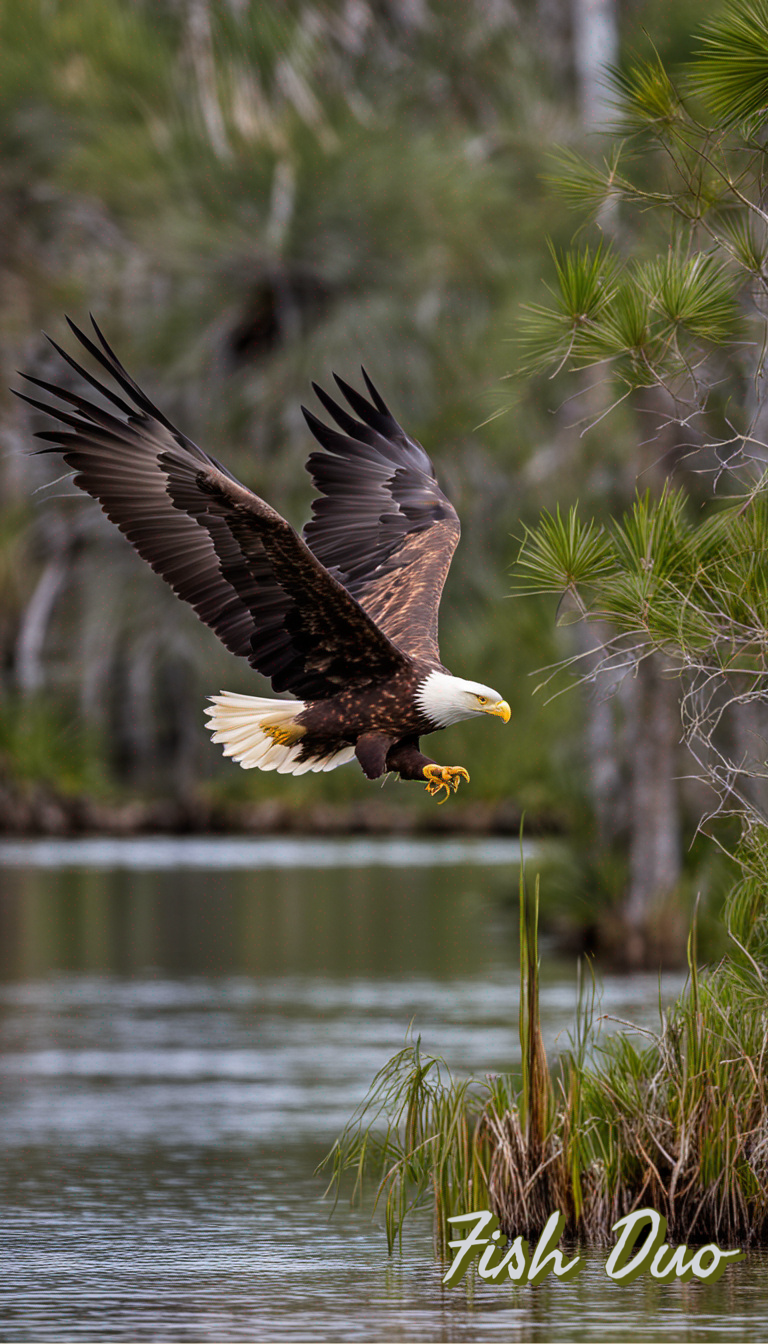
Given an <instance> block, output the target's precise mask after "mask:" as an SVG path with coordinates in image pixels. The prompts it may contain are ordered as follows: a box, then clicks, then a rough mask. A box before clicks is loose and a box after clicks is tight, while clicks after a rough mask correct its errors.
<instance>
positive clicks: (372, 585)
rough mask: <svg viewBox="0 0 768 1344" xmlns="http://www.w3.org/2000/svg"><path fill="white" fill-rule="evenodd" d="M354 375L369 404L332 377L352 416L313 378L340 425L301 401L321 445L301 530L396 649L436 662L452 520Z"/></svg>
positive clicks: (402, 437) (431, 480)
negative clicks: (314, 493) (313, 494)
mask: <svg viewBox="0 0 768 1344" xmlns="http://www.w3.org/2000/svg"><path fill="white" fill-rule="evenodd" d="M362 373H363V378H364V379H365V384H366V387H367V389H368V392H369V395H370V398H371V399H370V401H368V400H367V399H366V398H365V397H364V396H362V395H361V393H359V392H357V391H355V389H354V388H353V387H350V386H349V385H348V384H347V383H345V382H344V381H343V380H342V379H341V378H338V377H336V375H335V374H334V377H335V378H336V382H337V384H338V386H339V388H340V390H341V392H342V393H343V395H344V397H345V398H346V400H347V401H348V403H349V405H350V406H351V407H352V410H353V411H355V413H356V415H357V416H358V417H359V419H355V418H354V417H353V416H352V415H350V414H349V412H348V411H346V410H345V409H343V408H342V407H341V406H339V405H338V404H337V402H335V401H334V400H333V399H332V398H331V397H329V396H328V394H327V393H326V392H324V391H323V389H322V388H320V387H318V386H317V384H316V383H313V384H312V386H313V387H314V390H315V392H316V394H317V397H318V399H319V400H320V402H321V403H322V405H323V407H324V408H325V410H326V411H327V412H328V414H329V415H330V416H331V418H332V419H333V420H335V422H336V424H337V425H338V427H339V428H338V430H337V429H332V428H330V427H329V426H328V425H325V424H323V422H322V421H320V420H318V419H317V417H316V416H314V415H313V414H312V412H311V411H308V410H307V409H306V408H305V407H303V408H302V409H303V411H304V416H305V418H306V421H307V424H308V425H309V427H310V429H311V430H312V433H313V434H314V436H315V438H316V439H317V440H318V442H319V443H320V444H321V445H322V447H323V448H324V449H325V450H326V451H325V452H323V453H318V452H315V453H312V454H311V456H310V458H309V461H308V462H307V470H308V471H309V472H310V474H311V476H312V480H313V481H314V483H315V486H316V487H317V489H318V490H319V492H320V496H321V497H320V498H319V499H316V500H315V501H314V502H313V505H312V512H313V518H312V520H311V522H309V523H307V525H306V527H305V528H304V536H305V538H306V540H307V542H308V544H309V545H310V546H311V548H312V550H313V552H314V554H315V555H316V556H317V558H318V559H319V560H321V561H322V563H323V564H324V565H325V566H326V568H327V569H329V570H331V572H332V573H333V574H335V575H337V576H338V578H339V579H340V581H341V582H342V583H343V585H344V587H345V588H347V589H348V591H349V592H350V593H352V594H353V595H354V596H355V597H356V598H357V600H358V602H360V604H361V606H363V607H364V608H365V610H366V611H367V612H368V614H369V616H370V617H371V618H372V619H373V620H374V621H375V622H376V625H377V626H378V627H379V628H380V629H381V630H383V631H384V632H385V633H386V634H387V635H388V636H389V638H390V639H391V640H392V641H393V642H394V643H395V644H396V645H397V646H398V648H400V649H402V650H403V652H404V653H406V654H408V655H409V656H410V657H411V658H418V659H423V660H425V661H426V662H430V663H433V664H435V665H436V666H440V652H439V649H438V630H437V622H438V609H439V606H440V597H441V594H442V591H443V585H444V583H445V579H446V576H447V574H448V569H449V567H450V563H451V559H452V557H453V553H454V551H455V549H456V546H457V545H458V541H459V536H460V534H461V528H460V526H459V519H458V516H457V514H456V510H455V509H454V507H453V505H452V504H451V503H450V501H449V500H448V499H447V498H446V496H445V495H444V494H443V492H442V490H441V489H440V487H439V485H438V484H437V481H436V479H435V469H434V467H433V465H432V463H431V461H430V459H429V457H428V456H427V454H426V453H425V451H424V449H423V448H422V446H421V444H420V443H417V442H416V440H415V439H411V438H409V437H408V435H407V434H406V433H405V432H404V430H403V429H401V427H400V425H399V424H398V423H397V421H396V420H395V418H394V416H393V415H392V413H391V411H390V410H389V409H388V407H387V406H386V405H385V403H384V401H383V400H382V398H381V396H380V395H379V393H378V392H377V391H376V389H375V387H374V386H373V383H372V382H371V380H370V378H369V377H368V375H367V373H366V372H365V369H363V370H362ZM339 430H340V431H343V432H341V433H340V432H339Z"/></svg>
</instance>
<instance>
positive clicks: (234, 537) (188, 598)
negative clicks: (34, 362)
mask: <svg viewBox="0 0 768 1344" xmlns="http://www.w3.org/2000/svg"><path fill="white" fill-rule="evenodd" d="M91 321H92V322H93V327H94V331H95V333H96V336H97V338H98V341H99V346H96V345H95V344H94V343H93V341H91V340H90V339H89V337H88V336H86V335H84V333H83V332H81V331H80V330H78V328H77V327H76V326H75V325H74V324H73V323H72V322H70V323H69V325H70V327H71V329H72V331H73V332H74V334H75V336H76V337H77V339H78V340H79V341H80V343H81V345H83V346H84V347H85V349H86V350H87V351H88V352H89V354H90V355H92V356H93V358H94V359H95V360H96V361H97V362H98V363H99V364H100V365H101V367H102V368H103V369H104V370H105V371H106V372H107V373H108V374H109V375H111V377H112V378H113V379H114V381H115V383H116V384H117V385H118V387H119V388H120V390H121V392H122V393H124V394H125V396H126V397H127V398H129V401H126V400H125V399H124V397H123V396H120V395H118V393H116V392H115V391H113V390H112V389H111V388H110V387H106V386H104V385H103V384H102V383H100V382H99V381H98V379H97V378H95V377H94V376H93V375H92V374H90V373H88V372H87V371H86V370H85V369H83V368H81V366H80V365H79V364H77V363H76V362H75V360H73V359H72V358H71V357H70V356H69V355H68V354H67V353H66V352H65V351H64V350H62V349H61V348H60V347H59V346H58V345H56V343H55V342H52V344H53V345H54V348H55V349H56V350H57V351H58V353H59V354H60V355H61V357H62V358H63V359H64V360H66V362H67V363H68V364H69V365H71V367H72V368H73V369H75V371H76V372H77V373H78V374H79V375H80V376H81V377H82V378H84V379H85V380H86V381H87V382H88V383H90V384H91V386H92V387H94V388H96V390H97V391H98V392H100V393H101V395H102V396H103V397H105V398H106V399H107V401H108V402H110V403H111V404H112V406H113V407H115V408H116V411H117V414H116V413H113V412H110V411H106V410H103V409H102V408H101V407H99V406H97V405H96V404H94V403H93V402H91V401H88V400H87V399H86V398H85V397H82V396H80V395H78V394H76V393H73V392H70V391H67V390H66V389H65V388H62V387H58V386H56V385H55V384H53V383H46V382H42V381H41V380H40V379H38V378H32V377H31V376H29V375H24V376H25V377H26V378H27V381H28V382H30V383H33V384H34V385H35V386H36V387H40V388H42V389H43V390H44V391H45V392H47V393H50V394H51V395H52V396H54V397H56V398H57V399H58V400H59V401H60V402H63V403H65V405H66V406H67V407H70V408H72V409H68V410H65V409H62V408H61V407H60V406H52V405H49V404H47V403H44V402H41V401H37V400H35V399H34V398H32V397H26V396H23V394H22V393H17V395H18V396H22V397H23V400H25V401H28V402H29V403H30V405H32V406H35V407H36V408H38V409H39V410H43V411H45V412H47V413H48V414H49V415H52V416H54V417H55V418H56V419H58V420H59V421H60V422H61V424H62V426H63V428H60V429H56V430H45V431H42V432H40V433H39V434H38V435H37V436H36V437H37V438H40V439H43V440H46V441H47V442H49V443H50V444H52V445H53V446H52V447H50V448H43V449H41V450H40V451H41V452H57V451H58V452H61V454H62V456H63V458H64V461H65V462H67V463H68V465H69V466H71V467H74V468H75V471H76V473H77V474H76V475H75V478H74V480H75V484H76V485H79V486H80V488H81V490H85V491H86V492H87V493H88V494H89V495H92V496H93V497H94V499H97V500H98V501H99V502H100V504H101V506H102V509H103V510H104V512H105V513H106V515H107V517H108V518H110V519H111V520H112V522H113V523H115V524H116V525H117V526H118V527H119V529H120V531H121V532H123V533H125V535H126V536H127V538H128V540H129V541H130V542H131V544H132V545H133V546H134V547H135V549H136V550H137V551H138V553H139V555H141V556H142V557H143V558H144V559H145V560H147V561H148V563H149V564H150V565H151V566H152V568H153V569H154V570H156V572H157V573H158V574H161V575H162V577H163V578H164V579H165V580H166V581H167V582H168V583H169V584H170V585H171V587H172V588H173V590H174V592H176V593H177V594H178V596H179V597H181V598H183V599H184V601H185V602H189V603H190V605H191V606H192V607H194V609H195V611H196V612H197V614H198V616H199V617H200V619H201V620H202V621H204V622H205V623H206V624H207V625H209V626H210V627H211V628H212V629H213V630H215V632H216V634H217V635H218V636H219V638H220V639H221V640H222V642H223V643H224V644H225V645H226V647H227V648H228V649H231V651H232V652H233V653H236V654H241V655H243V656H244V657H246V658H247V659H248V661H249V663H250V664H251V666H252V667H254V668H256V670H257V671H259V672H262V673H263V674H264V675H265V676H267V677H269V678H271V680H272V684H273V686H274V688H275V690H277V691H283V690H289V691H292V692H293V693H294V694H295V695H298V696H302V697H306V698H308V699H324V698H326V697H328V696H330V695H333V694H335V693H336V692H337V691H338V690H339V689H340V687H342V686H350V685H351V686H367V685H371V684H372V683H373V682H375V681H377V680H380V679H381V678H383V677H388V676H391V675H392V674H393V673H394V672H395V671H397V669H398V668H400V667H402V666H403V664H404V662H405V659H404V657H403V655H402V653H401V652H400V651H399V650H398V649H397V648H395V646H394V645H393V644H392V642H391V641H390V640H389V639H388V638H387V636H386V635H385V634H383V633H382V631H381V630H379V629H378V628H377V626H376V625H375V623H374V621H373V620H372V619H371V618H370V616H368V615H367V614H366V612H365V611H364V610H363V609H362V607H361V606H360V605H359V603H358V602H357V601H356V600H355V598H354V597H353V596H351V594H350V593H349V592H347V590H346V589H345V588H344V586H343V584H342V583H341V582H340V581H339V579H338V577H336V576H334V575H332V574H329V573H328V571H327V569H326V568H325V567H324V566H323V564H322V563H321V561H320V560H319V559H318V558H317V557H316V556H315V555H313V553H312V552H311V550H310V549H309V547H308V546H307V545H306V543H305V542H304V541H303V540H302V538H301V537H300V536H299V535H298V533H297V532H295V531H294V529H293V528H292V527H291V525H290V524H289V523H287V522H286V521H285V519H284V518H281V516H280V514H279V513H276V512H275V510H274V509H272V508H270V506H269V505H268V504H265V503H264V501H263V500H261V499H259V497H258V496H257V495H254V494H253V493H252V492H251V491H250V490H248V489H246V488H245V486H243V485H241V484H240V483H239V482H238V481H237V480H236V479H235V477H234V476H232V475H231V474H230V473H229V472H228V471H227V470H226V468H224V467H222V466H221V465H220V463H218V462H217V461H216V460H215V459H214V458H212V457H209V456H208V455H207V453H204V452H203V451H202V449H201V448H198V447H197V445H196V444H194V443H192V441H191V440H190V439H188V438H186V437H185V435H183V434H181V433H179V431H178V430H177V429H175V428H174V427H173V425H172V424H171V423H170V421H168V420H166V418H165V416H164V415H163V414H162V412H161V411H159V410H158V409H157V407H155V406H153V405H152V403H151V401H149V399H148V398H147V397H146V396H145V395H144V393H143V392H142V391H141V389H140V388H139V387H138V385H137V384H136V383H135V382H134V381H133V379H132V378H131V377H130V376H129V374H128V373H126V371H125V369H124V368H123V366H122V364H120V362H119V360H118V359H117V356H116V355H115V354H114V353H113V351H112V350H111V349H110V347H109V346H108V344H107V342H106V341H105V339H104V337H103V336H102V334H101V332H100V331H99V328H98V327H97V325H96V323H95V322H94V321H93V318H91ZM129 402H130V403H131V404H129Z"/></svg>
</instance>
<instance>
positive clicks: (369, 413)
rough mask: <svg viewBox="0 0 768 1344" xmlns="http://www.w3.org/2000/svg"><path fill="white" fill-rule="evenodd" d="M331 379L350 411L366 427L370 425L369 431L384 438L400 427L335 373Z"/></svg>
mask: <svg viewBox="0 0 768 1344" xmlns="http://www.w3.org/2000/svg"><path fill="white" fill-rule="evenodd" d="M333 377H334V381H335V383H336V385H337V387H338V388H339V390H340V391H341V392H343V394H344V396H345V397H346V399H347V401H348V402H349V404H350V406H351V407H352V410H353V411H354V412H355V413H356V414H357V415H359V416H360V419H361V420H363V421H364V422H365V424H366V425H370V427H371V429H375V430H376V431H377V432H378V433H379V434H382V435H383V436H384V437H385V438H386V437H387V436H388V435H390V436H391V435H392V433H393V432H397V431H398V430H399V428H400V426H399V425H397V424H396V423H395V421H394V420H393V419H392V416H391V415H382V413H381V411H378V410H377V409H376V407H375V406H372V405H371V403H370V402H369V401H366V399H365V397H364V396H363V395H362V393H360V392H358V391H357V390H356V389H355V388H354V387H351V386H350V384H349V383H345V382H344V379H343V378H340V377H339V375H338V374H337V373H334V375H333Z"/></svg>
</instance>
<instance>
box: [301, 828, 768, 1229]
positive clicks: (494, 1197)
mask: <svg viewBox="0 0 768 1344" xmlns="http://www.w3.org/2000/svg"><path fill="white" fill-rule="evenodd" d="M767 841H768V837H760V838H759V839H758V841H757V842H756V849H755V846H753V850H755V852H758V851H759V848H760V846H762V847H763V856H765V853H766V852H768V847H767ZM758 857H759V854H758ZM745 871H746V877H745V879H744V880H743V881H742V882H741V883H740V884H739V886H738V887H737V888H735V890H734V893H733V897H732V901H731V905H730V913H731V916H732V918H731V927H730V933H731V939H732V942H733V948H734V950H733V954H732V955H730V956H729V957H727V958H724V959H723V960H722V961H721V962H720V963H719V964H718V965H717V966H715V967H714V968H711V969H709V970H708V971H706V972H704V973H702V972H700V970H699V969H698V967H697V960H696V925H695V918H694V923H693V927H692V930H691V935H690V938H689V943H688V961H689V969H690V974H689V979H688V983H687V986H686V988H685V990H684V992H683V993H682V995H681V996H680V998H679V999H678V1000H677V1001H676V1002H675V1003H674V1004H673V1005H672V1006H671V1007H670V1008H668V1009H666V1010H662V1009H661V1007H660V1025H659V1029H658V1031H656V1032H651V1031H647V1030H644V1029H643V1030H640V1029H639V1028H629V1029H628V1030H620V1031H617V1032H615V1033H613V1034H610V1035H608V1036H602V1037H601V1032H600V1027H601V1019H600V1017H599V1016H598V1014H597V1012H596V1008H597V992H596V986H595V982H594V978H592V980H591V983H590V981H589V980H586V981H584V980H583V978H582V979H581V980H580V984H579V992H578V1003H577V1009H576V1020H575V1027H574V1031H573V1034H572V1037H571V1042H570V1048H569V1049H567V1050H565V1051H563V1052H562V1054H561V1055H560V1058H559V1060H558V1061H557V1065H556V1068H555V1070H554V1074H553V1072H551V1071H550V1068H549V1065H548V1062H547V1057H546V1052H545V1049H544V1041H543V1038H542V1034H541V1026H540V1021H539V978H538V977H539V959H538V945H537V927H538V882H537V883H536V887H535V891H534V896H533V899H532V900H531V899H530V898H529V896H528V894H527V892H526V884H525V874H524V872H522V871H521V878H520V1043H521V1049H522V1065H521V1070H520V1074H519V1075H516V1076H515V1075H505V1076H498V1077H494V1076H488V1077H487V1078H486V1079H485V1080H483V1081H480V1080H475V1079H456V1078H454V1077H453V1075H452V1074H451V1071H450V1069H449V1068H448V1065H447V1064H446V1062H445V1060H443V1059H440V1058H434V1057H430V1056H425V1055H424V1054H423V1052H422V1051H421V1046H420V1040H419V1039H418V1038H417V1039H416V1041H415V1042H414V1041H413V1040H407V1041H406V1045H405V1047H404V1048H403V1049H402V1050H401V1051H399V1052H398V1054H397V1055H395V1056H394V1058H393V1059H392V1060H390V1061H389V1062H388V1063H387V1064H386V1065H385V1066H384V1068H383V1069H382V1070H381V1071H380V1073H379V1074H378V1075H377V1076H376V1078H375V1079H374V1082H373V1084H372V1086H371V1089H370V1091H369V1094H368V1096H367V1097H366V1099H365V1101H364V1102H363V1103H362V1105H361V1106H360V1107H359V1108H358V1111H357V1112H356V1113H355V1115H354V1116H353V1117H352V1120H351V1121H350V1123H349V1124H348V1125H347V1127H346V1128H345V1130H344V1132H343V1134H342V1135H341V1136H340V1138H339V1139H338V1140H337V1142H336V1143H335V1144H334V1147H333V1149H332V1150H331V1152H330V1153H329V1154H328V1157H327V1158H326V1159H325V1163H324V1165H328V1166H330V1167H331V1169H332V1175H331V1182H330V1185H329V1190H331V1189H333V1190H334V1191H335V1193H336V1196H337V1197H338V1193H339V1190H340V1188H341V1183H342V1179H343V1177H344V1173H345V1172H347V1171H349V1170H350V1169H352V1170H353V1171H354V1172H355V1184H354V1190H353V1198H354V1196H355V1195H356V1194H357V1193H359V1192H360V1190H361V1188H362V1184H363V1182H364V1179H365V1178H366V1176H368V1175H371V1176H374V1177H375V1178H376V1180H377V1190H376V1205H377V1206H379V1205H380V1204H381V1203H382V1202H383V1205H384V1210H385V1223H386V1230H387V1239H388V1245H389V1247H390V1249H391V1248H392V1247H393V1245H394V1244H395V1242H396V1241H398V1240H401V1239H402V1233H403V1226H404V1223H405V1221H406V1219H407V1217H408V1216H409V1214H411V1213H412V1212H413V1211H414V1210H415V1209H417V1208H419V1207H424V1206H425V1205H428V1204H429V1203H430V1202H431V1204H432V1209H433V1218H434V1234H435V1244H436V1249H437V1251H438V1252H440V1253H442V1252H444V1250H445V1246H446V1240H447V1232H448V1226H447V1219H448V1218H449V1217H450V1216H451V1214H454V1213H467V1212H470V1211H472V1210H475V1209H481V1208H483V1209H484V1208H490V1209H492V1210H493V1212H494V1213H496V1214H497V1215H498V1217H499V1222H500V1226H501V1228H502V1230H503V1231H504V1232H505V1233H506V1234H507V1235H509V1236H518V1235H522V1236H525V1237H529V1238H537V1237H538V1236H539V1235H540V1233H541V1231H542V1229H543V1227H544V1224H545V1222H546V1221H547V1218H548V1217H549V1215H550V1214H551V1213H552V1212H553V1210H554V1209H558V1210H560V1211H561V1212H562V1213H563V1214H564V1215H565V1219H566V1232H567V1233H568V1234H570V1235H571V1236H574V1237H580V1238H583V1239H585V1240H587V1241H589V1242H592V1243H598V1244H600V1243H606V1242H608V1241H609V1240H610V1233H611V1228H612V1225H613V1223H614V1222H615V1221H616V1219H617V1218H620V1217H622V1216H623V1215H624V1214H626V1213H629V1212H630V1211H631V1210H632V1209H635V1208H643V1207H653V1208H655V1209H658V1210H659V1212H660V1213H662V1214H663V1215H664V1216H665V1217H666V1218H667V1219H668V1221H669V1234H670V1236H671V1237H675V1238H677V1239H678V1240H680V1241H685V1242H688V1243H692V1242H696V1241H708V1240H715V1241H717V1242H718V1243H719V1244H723V1245H725V1244H728V1243H733V1242H738V1243H739V1244H742V1245H743V1244H750V1243H760V1242H766V1241H768V1077H767V1076H766V1072H765V1064H766V1057H767V1055H768V961H767V960H766V958H765V942H764V936H765V935H764V930H763V928H762V923H761V920H760V918H759V916H758V911H759V909H760V908H762V907H761V903H760V902H759V901H757V900H756V897H755V889H756V888H758V889H759V888H760V887H762V890H763V891H764V890H765V887H764V874H763V871H762V868H760V869H759V871H758V870H755V871H754V872H753V873H752V874H750V872H749V870H748V864H747V867H746V869H745ZM762 904H763V905H764V902H763V903H762ZM740 933H741V934H742V935H743V936H742V937H740V936H739V935H740Z"/></svg>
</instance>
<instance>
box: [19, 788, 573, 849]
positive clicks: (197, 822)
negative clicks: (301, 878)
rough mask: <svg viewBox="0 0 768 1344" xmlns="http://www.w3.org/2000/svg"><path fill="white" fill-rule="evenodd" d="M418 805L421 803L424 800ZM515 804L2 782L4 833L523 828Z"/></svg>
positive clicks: (544, 819)
mask: <svg viewBox="0 0 768 1344" xmlns="http://www.w3.org/2000/svg"><path fill="white" fill-rule="evenodd" d="M417 801H418V803H419V804H421V799H420V798H419V799H418V800H417ZM520 821H521V814H520V809H519V808H518V807H517V806H516V805H515V804H514V803H513V802H506V801H502V802H498V803H484V802H470V801H464V800H462V801H461V805H460V806H451V805H450V804H449V805H448V806H447V807H435V806H431V807H430V808H426V807H424V806H423V805H419V806H416V807H414V806H412V805H403V804H392V803H389V802H385V801H384V800H383V799H382V798H381V797H380V796H376V797H374V798H366V799H361V800H360V801H359V802H355V803H333V804H327V803H312V804H309V805H306V804H305V805H304V806H296V805H295V804H293V805H292V804H287V803H284V802H281V801H275V800H269V801H267V802H257V803H248V802H232V801H230V800H227V799H222V798H216V797H210V796H205V795H203V794H198V793H189V794H187V795H186V796H178V795H177V796H175V797H163V798H125V799H119V800H103V799H97V798H92V797H90V796H89V795H86V794H71V795H68V794H65V793H60V792H57V791H55V790H53V789H51V788H48V787H44V786H41V785H34V786H32V787H29V788H26V789H17V788H11V787H8V786H7V785H3V784H0V835H3V836H7V837H9V838H24V837H34V836H62V837H67V836H72V837H74V836H83V835H113V836H134V835H137V836H138V835H193V834H194V835H333V836H336V835H447V834H451V835H504V836H507V835H509V836H515V835H519V833H520ZM565 830H566V826H565V819H564V817H562V816H558V815H557V813H555V812H552V813H541V814H540V815H538V816H530V815H527V816H526V819H525V831H526V835H530V836H536V835H563V834H564V833H565Z"/></svg>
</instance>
